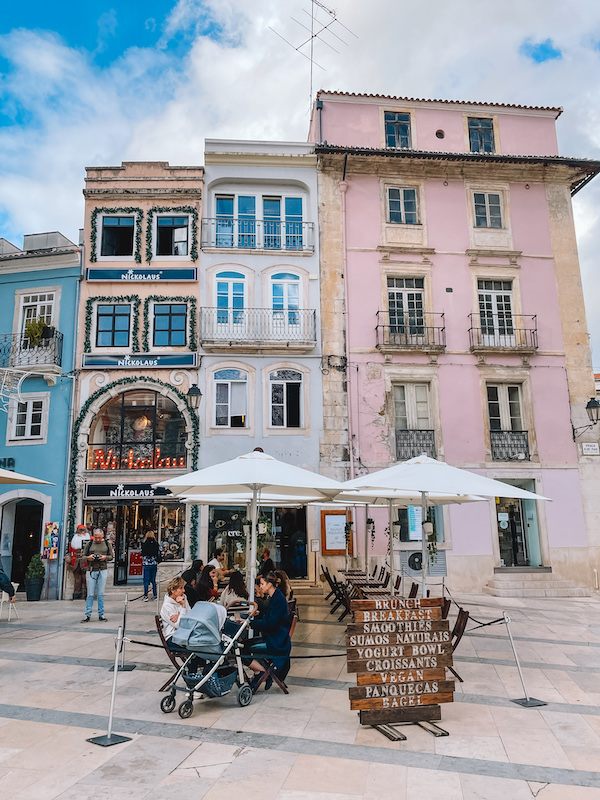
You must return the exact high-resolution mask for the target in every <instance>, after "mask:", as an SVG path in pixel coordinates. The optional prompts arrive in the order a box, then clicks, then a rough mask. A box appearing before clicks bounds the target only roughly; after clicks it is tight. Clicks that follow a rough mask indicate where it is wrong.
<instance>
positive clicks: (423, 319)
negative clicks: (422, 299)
mask: <svg viewBox="0 0 600 800" xmlns="http://www.w3.org/2000/svg"><path fill="white" fill-rule="evenodd" d="M375 336H376V347H377V349H378V350H381V351H382V352H396V351H398V350H422V351H424V352H439V351H440V350H444V348H445V347H446V328H445V327H444V315H443V314H429V313H425V312H423V313H419V312H416V313H409V314H393V313H391V312H390V311H378V312H377V327H376V328H375Z"/></svg>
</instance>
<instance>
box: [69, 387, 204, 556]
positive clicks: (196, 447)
mask: <svg viewBox="0 0 600 800" xmlns="http://www.w3.org/2000/svg"><path fill="white" fill-rule="evenodd" d="M143 380H145V381H147V383H148V384H149V385H151V386H155V387H159V386H160V387H163V388H164V387H166V388H168V389H170V390H171V391H172V392H173V393H174V394H176V395H177V397H179V399H180V400H183V401H184V402H185V404H186V405H187V407H188V409H189V412H190V418H191V420H192V451H191V456H192V469H193V470H195V469H198V454H199V451H200V423H199V422H198V415H197V414H196V412H195V411H194V409H193V408H191V406H190V405H189V404H188V402H187V397H186V396H185V395H184V394H183V392H180V391H179V389H176V388H175V387H174V386H172V385H171V384H170V383H165V381H161V380H159V379H158V378H143ZM139 381H140V378H133V377H132V378H120V379H119V380H117V381H113V382H112V383H109V384H107V385H106V386H103V387H102V388H100V389H97V390H96V391H95V392H94V393H93V394H91V395H90V396H89V397H88V399H87V400H86V401H85V403H84V404H83V406H82V407H81V411H80V412H79V416H78V417H77V420H76V422H75V425H74V426H73V438H72V440H71V456H70V463H69V484H68V489H69V517H68V520H67V535H68V537H69V541H71V539H72V538H73V534H74V533H75V513H76V507H77V483H76V477H77V442H78V440H79V431H80V429H81V424H82V422H83V420H84V419H85V416H86V414H87V412H88V410H89V408H90V406H91V405H92V403H93V402H95V401H96V400H97V399H98V398H99V397H102V395H103V394H107V393H108V392H110V390H111V389H113V388H114V387H115V386H131V385H132V384H134V383H139ZM195 508H196V509H197V506H195ZM196 513H197V512H196ZM193 516H194V509H192V520H193ZM196 529H197V517H196V528H193V531H196ZM192 544H194V546H195V547H196V550H197V547H198V543H197V534H196V533H194V532H193V533H192Z"/></svg>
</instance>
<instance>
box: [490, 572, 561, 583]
mask: <svg viewBox="0 0 600 800" xmlns="http://www.w3.org/2000/svg"><path fill="white" fill-rule="evenodd" d="M494 580H495V581H527V582H528V583H531V582H535V583H537V582H542V583H543V582H544V581H560V580H562V578H561V577H560V575H559V574H558V573H556V572H521V571H520V570H519V571H517V570H515V571H514V572H495V573H494Z"/></svg>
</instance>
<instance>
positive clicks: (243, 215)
mask: <svg viewBox="0 0 600 800" xmlns="http://www.w3.org/2000/svg"><path fill="white" fill-rule="evenodd" d="M237 200H238V247H256V198H255V197H251V196H245V195H240V196H239V197H238V199H237Z"/></svg>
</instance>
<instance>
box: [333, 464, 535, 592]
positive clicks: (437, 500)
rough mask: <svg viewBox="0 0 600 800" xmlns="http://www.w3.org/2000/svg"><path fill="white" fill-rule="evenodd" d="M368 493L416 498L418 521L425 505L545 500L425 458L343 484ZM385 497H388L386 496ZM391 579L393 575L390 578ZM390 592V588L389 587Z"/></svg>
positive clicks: (424, 552) (424, 557) (424, 548)
mask: <svg viewBox="0 0 600 800" xmlns="http://www.w3.org/2000/svg"><path fill="white" fill-rule="evenodd" d="M356 491H360V492H361V493H371V494H372V495H374V496H379V497H381V496H382V495H383V496H385V495H386V493H387V492H391V493H395V492H396V491H399V492H400V493H405V494H410V493H414V494H415V495H420V500H421V508H422V519H423V520H425V519H426V518H427V506H428V505H445V504H446V503H466V502H473V501H475V500H484V499H489V498H490V497H518V498H522V499H524V500H548V498H547V497H542V495H539V494H535V493H534V492H528V491H526V490H525V489H519V488H518V487H516V486H511V485H510V484H507V483H504V482H503V481H496V480H493V479H492V478H486V477H484V476H483V475H477V474H475V473H474V472H470V471H469V470H466V469H459V468H458V467H451V466H450V465H449V464H446V463H444V462H443V461H437V460H436V459H435V458H429V457H428V456H426V455H425V454H423V455H421V456H417V458H411V459H410V460H409V461H404V462H402V463H400V464H395V465H394V466H393V467H388V468H387V469H382V470H379V471H378V472H373V473H371V474H370V475H363V476H361V477H360V478H354V479H353V480H351V481H346V483H344V492H356ZM388 497H389V495H388ZM391 522H392V520H391V502H390V565H391V570H392V572H393V545H392V526H391ZM421 548H422V569H423V596H425V593H426V588H427V574H426V573H427V538H426V536H425V535H424V534H421ZM392 578H393V575H392ZM392 589H393V586H392Z"/></svg>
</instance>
